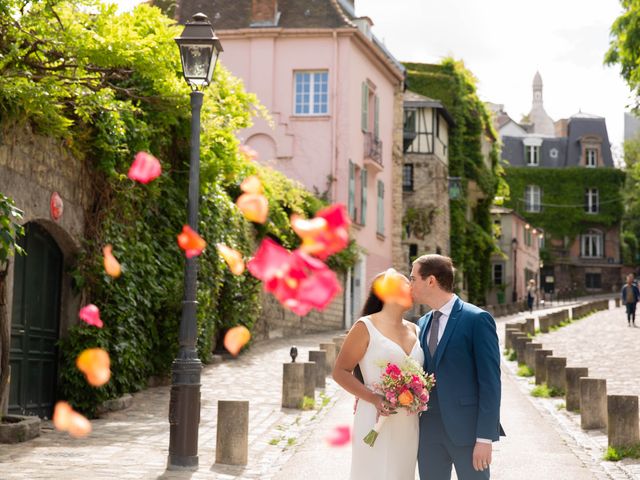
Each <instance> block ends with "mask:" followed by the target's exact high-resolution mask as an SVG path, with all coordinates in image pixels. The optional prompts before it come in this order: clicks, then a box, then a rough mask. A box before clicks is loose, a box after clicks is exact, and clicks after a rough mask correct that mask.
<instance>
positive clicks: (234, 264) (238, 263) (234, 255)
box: [216, 243, 244, 275]
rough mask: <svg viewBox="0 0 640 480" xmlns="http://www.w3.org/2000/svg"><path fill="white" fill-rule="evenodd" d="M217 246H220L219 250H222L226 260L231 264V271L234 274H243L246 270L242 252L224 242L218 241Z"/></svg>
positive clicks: (221, 253) (221, 252)
mask: <svg viewBox="0 0 640 480" xmlns="http://www.w3.org/2000/svg"><path fill="white" fill-rule="evenodd" d="M216 247H218V252H220V255H221V256H222V258H224V261H225V262H227V265H229V269H230V270H231V273H233V274H234V275H242V272H244V260H243V259H242V254H241V253H240V252H238V251H237V250H234V249H233V248H229V247H227V246H226V245H224V244H222V243H218V244H217V245H216Z"/></svg>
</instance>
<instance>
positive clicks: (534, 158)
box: [524, 145, 540, 167]
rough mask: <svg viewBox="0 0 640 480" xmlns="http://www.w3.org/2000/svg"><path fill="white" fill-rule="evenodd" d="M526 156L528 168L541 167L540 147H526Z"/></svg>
mask: <svg viewBox="0 0 640 480" xmlns="http://www.w3.org/2000/svg"><path fill="white" fill-rule="evenodd" d="M524 155H525V157H526V162H527V167H537V166H538V165H540V146H539V145H525V147H524Z"/></svg>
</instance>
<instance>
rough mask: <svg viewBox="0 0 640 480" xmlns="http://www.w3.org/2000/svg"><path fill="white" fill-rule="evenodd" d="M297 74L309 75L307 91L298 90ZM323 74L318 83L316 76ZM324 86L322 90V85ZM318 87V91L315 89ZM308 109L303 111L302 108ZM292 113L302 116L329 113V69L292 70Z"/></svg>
mask: <svg viewBox="0 0 640 480" xmlns="http://www.w3.org/2000/svg"><path fill="white" fill-rule="evenodd" d="M299 75H309V91H308V92H304V91H303V92H299V91H298V87H299V86H301V85H304V83H303V84H300V83H298V76H299ZM321 75H322V76H325V78H324V79H323V80H322V81H321V83H320V85H317V82H316V77H320V76H321ZM323 86H324V91H323V88H322V87H323ZM318 88H319V91H316V89H318ZM305 109H306V110H308V111H306V112H305V111H304V110H305ZM293 114H294V115H297V116H303V117H314V116H324V115H329V70H294V72H293Z"/></svg>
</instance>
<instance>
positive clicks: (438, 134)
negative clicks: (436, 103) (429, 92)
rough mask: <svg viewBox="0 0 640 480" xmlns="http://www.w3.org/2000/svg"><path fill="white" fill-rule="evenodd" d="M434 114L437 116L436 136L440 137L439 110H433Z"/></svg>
mask: <svg viewBox="0 0 640 480" xmlns="http://www.w3.org/2000/svg"><path fill="white" fill-rule="evenodd" d="M433 116H434V117H435V121H436V128H435V130H436V138H440V115H439V114H438V111H437V110H433Z"/></svg>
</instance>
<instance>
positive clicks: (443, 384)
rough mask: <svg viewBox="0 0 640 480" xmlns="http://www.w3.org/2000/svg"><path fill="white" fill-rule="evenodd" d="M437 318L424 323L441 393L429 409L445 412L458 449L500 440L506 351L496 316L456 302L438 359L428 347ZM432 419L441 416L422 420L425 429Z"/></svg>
mask: <svg viewBox="0 0 640 480" xmlns="http://www.w3.org/2000/svg"><path fill="white" fill-rule="evenodd" d="M431 317H432V313H431V312H429V313H427V314H426V315H425V316H423V317H422V318H421V319H420V320H419V321H418V325H419V326H420V343H421V345H422V348H423V349H424V353H425V364H424V368H425V370H426V371H427V372H428V373H434V374H435V377H436V386H435V391H436V394H435V395H432V399H431V400H430V402H429V408H430V409H433V410H434V411H435V412H439V414H440V415H441V417H442V423H443V425H444V428H445V431H446V433H447V434H448V435H449V438H451V441H452V442H453V443H454V444H455V445H458V446H467V445H473V444H475V442H476V439H477V438H486V439H489V440H494V441H496V440H498V439H499V435H500V432H501V427H500V394H501V382H500V347H499V345H498V336H497V334H496V324H495V321H494V320H493V317H492V316H491V315H490V314H489V313H488V312H485V311H484V310H482V309H480V308H478V307H476V306H475V305H471V304H469V303H466V302H464V301H462V300H461V299H459V298H458V299H456V301H455V303H454V305H453V309H452V310H451V315H450V316H449V319H448V321H447V326H446V328H445V331H444V334H443V336H442V339H441V340H440V342H439V343H438V347H437V348H436V351H435V354H434V358H432V357H431V355H430V354H429V348H428V346H427V333H428V331H429V327H430V326H431ZM432 401H433V403H434V404H433V405H432V404H431V403H432ZM430 414H435V413H434V412H429V411H427V412H425V413H424V414H423V415H422V417H421V429H422V428H423V423H422V422H425V421H428V417H429V415H430Z"/></svg>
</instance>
